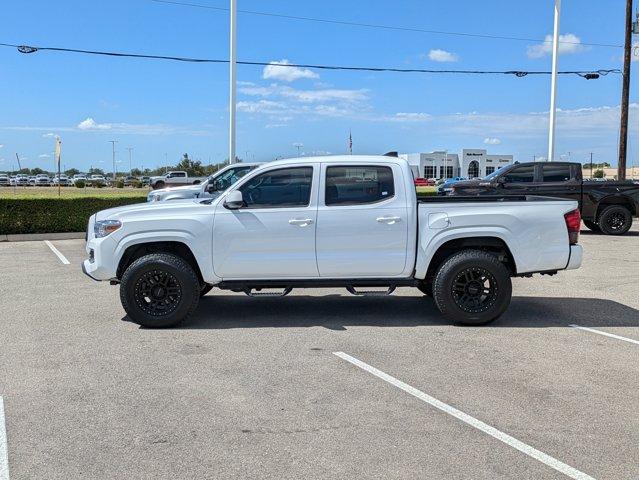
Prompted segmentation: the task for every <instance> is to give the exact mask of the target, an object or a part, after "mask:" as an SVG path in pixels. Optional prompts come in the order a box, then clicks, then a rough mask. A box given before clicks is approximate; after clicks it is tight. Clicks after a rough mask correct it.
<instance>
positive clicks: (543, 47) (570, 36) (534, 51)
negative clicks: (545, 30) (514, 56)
mask: <svg viewBox="0 0 639 480" xmlns="http://www.w3.org/2000/svg"><path fill="white" fill-rule="evenodd" d="M585 50H586V47H585V46H584V45H582V43H581V39H580V38H579V37H578V36H577V35H575V34H574V33H566V34H565V35H559V54H560V55H562V54H570V53H581V52H583V51H585ZM551 53H552V35H546V38H545V39H544V41H543V42H542V43H538V44H536V45H529V46H528V49H527V50H526V54H527V55H528V58H541V57H544V56H546V55H550V54H551Z"/></svg>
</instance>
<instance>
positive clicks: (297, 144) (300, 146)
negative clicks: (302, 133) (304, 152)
mask: <svg viewBox="0 0 639 480" xmlns="http://www.w3.org/2000/svg"><path fill="white" fill-rule="evenodd" d="M293 146H294V147H295V148H297V156H298V157H299V156H300V150H301V148H302V147H303V146H304V144H303V143H299V142H297V143H294V144H293Z"/></svg>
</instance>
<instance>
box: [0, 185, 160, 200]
mask: <svg viewBox="0 0 639 480" xmlns="http://www.w3.org/2000/svg"><path fill="white" fill-rule="evenodd" d="M148 193H149V190H148V189H147V188H108V187H103V188H93V187H86V188H76V187H62V188H61V189H60V197H58V187H15V188H14V187H1V188H0V199H3V198H7V199H10V198H12V199H22V200H27V199H34V198H51V199H57V198H63V199H65V198H66V199H68V198H104V199H117V198H141V199H143V198H146V196H147V194H148Z"/></svg>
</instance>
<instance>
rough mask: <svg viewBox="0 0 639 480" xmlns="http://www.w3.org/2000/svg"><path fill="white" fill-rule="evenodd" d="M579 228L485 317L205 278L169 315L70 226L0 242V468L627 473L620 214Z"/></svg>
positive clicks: (16, 473) (633, 268)
mask: <svg viewBox="0 0 639 480" xmlns="http://www.w3.org/2000/svg"><path fill="white" fill-rule="evenodd" d="M580 243H582V245H583V246H584V248H585V257H584V263H583V266H582V268H581V269H580V270H576V271H569V272H562V273H560V274H559V275H557V276H554V277H540V276H535V277H534V278H532V279H515V280H514V292H513V293H514V297H513V302H512V304H511V307H510V309H509V310H508V312H507V313H506V315H504V316H503V317H502V318H501V319H500V320H499V321H497V322H495V323H494V324H491V325H489V326H485V327H459V326H454V325H450V324H449V323H447V322H446V321H444V320H442V319H441V318H440V316H439V314H438V312H437V310H436V309H435V307H434V306H433V305H432V303H431V301H430V300H429V299H428V298H426V297H423V296H422V295H421V294H420V293H419V292H418V291H417V290H413V289H398V293H397V294H395V295H393V296H391V297H388V298H370V297H369V298H359V297H352V296H350V295H348V294H347V293H346V292H345V291H343V290H298V291H294V292H293V293H292V294H291V295H290V296H288V297H286V298H248V297H246V296H245V295H243V294H233V293H230V292H219V291H217V292H216V291H215V290H214V291H213V292H211V293H210V294H209V295H207V296H206V297H205V298H204V299H203V300H202V301H201V303H200V307H199V309H198V311H197V313H196V315H195V318H193V319H192V320H191V321H190V322H189V323H187V324H186V325H184V326H183V327H181V328H178V329H172V330H147V329H142V328H139V327H138V326H137V325H135V324H133V323H131V322H128V321H127V320H126V318H125V316H124V311H123V310H122V308H121V306H120V301H119V296H118V288H117V287H113V286H110V285H108V284H107V283H98V282H93V281H91V280H90V279H89V278H88V277H85V276H84V275H83V274H82V273H81V271H80V267H79V265H80V262H81V260H82V259H84V257H85V252H84V242H83V241H81V240H60V241H52V242H50V245H49V244H47V243H45V242H42V241H38V242H20V243H1V244H0V318H1V319H2V320H1V322H0V338H1V343H0V396H1V397H2V401H3V403H4V414H3V415H0V417H2V416H3V417H4V418H0V479H1V480H5V477H3V475H4V474H5V473H6V471H5V469H6V467H7V463H6V458H7V457H8V474H7V476H6V478H9V476H10V478H11V479H27V478H29V479H76V478H83V479H84V478H87V479H89V478H90V479H114V478H131V479H147V478H148V479H176V478H179V479H195V478H197V479H200V478H224V479H226V478H229V479H230V478H234V479H235V478H238V479H239V478H241V479H246V478H259V479H266V478H269V479H300V478H330V479H335V478H348V479H354V478H366V479H370V478H379V479H395V478H402V479H414V478H420V479H443V478H446V479H448V478H454V479H457V478H459V479H462V478H463V479H469V478H472V479H497V478H535V479H541V478H553V479H554V478H556V479H560V478H581V479H588V478H596V479H637V478H639V415H638V414H637V412H638V410H639V228H638V227H637V226H635V227H634V228H633V230H632V231H631V232H630V234H628V235H625V236H622V237H608V236H602V235H595V234H591V233H590V232H587V231H584V232H582V236H581V240H580ZM51 247H53V249H52V248H51ZM54 250H57V251H58V252H59V254H60V255H57V254H56V253H55V251H54ZM64 260H67V261H68V264H67V263H65V262H64ZM579 327H581V328H579ZM1 407H2V403H0V414H2V408H1ZM2 421H3V422H4V424H5V428H4V429H3V428H2V423H1V422H2ZM5 430H6V435H4V431H5ZM5 449H6V451H7V452H8V455H5V454H4V452H3V450H5Z"/></svg>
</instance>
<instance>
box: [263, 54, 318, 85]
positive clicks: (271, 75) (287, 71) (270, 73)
mask: <svg viewBox="0 0 639 480" xmlns="http://www.w3.org/2000/svg"><path fill="white" fill-rule="evenodd" d="M269 63H270V65H266V66H265V67H264V70H263V71H262V78H263V79H265V80H268V79H272V80H281V81H283V82H294V81H295V80H299V79H301V78H319V75H318V74H317V73H315V72H313V71H312V70H309V69H308V68H299V67H285V66H283V65H290V63H291V62H289V61H288V60H286V59H283V60H279V61H274V62H269Z"/></svg>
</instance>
